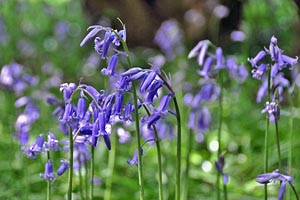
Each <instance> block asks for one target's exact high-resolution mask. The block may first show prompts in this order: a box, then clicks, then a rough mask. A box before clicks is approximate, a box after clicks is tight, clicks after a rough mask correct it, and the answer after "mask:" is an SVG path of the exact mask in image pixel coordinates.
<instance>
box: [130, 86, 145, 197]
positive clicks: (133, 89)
mask: <svg viewBox="0 0 300 200" xmlns="http://www.w3.org/2000/svg"><path fill="white" fill-rule="evenodd" d="M132 91H133V99H134V113H135V128H136V135H137V137H136V140H137V148H138V176H139V187H140V200H143V199H144V182H143V165H142V164H143V162H142V154H141V147H142V146H141V134H140V121H139V120H140V118H139V110H138V99H137V94H136V86H135V84H134V83H133V84H132Z"/></svg>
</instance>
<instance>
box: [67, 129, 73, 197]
mask: <svg viewBox="0 0 300 200" xmlns="http://www.w3.org/2000/svg"><path fill="white" fill-rule="evenodd" d="M69 142H70V144H69V145H70V152H69V153H70V154H69V165H70V169H69V178H68V185H69V188H68V200H72V184H73V151H74V146H73V145H74V143H73V134H72V127H71V126H69Z"/></svg>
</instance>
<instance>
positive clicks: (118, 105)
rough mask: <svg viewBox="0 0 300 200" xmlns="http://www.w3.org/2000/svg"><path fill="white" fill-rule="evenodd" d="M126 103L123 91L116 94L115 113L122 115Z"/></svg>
mask: <svg viewBox="0 0 300 200" xmlns="http://www.w3.org/2000/svg"><path fill="white" fill-rule="evenodd" d="M123 103H124V95H123V92H118V94H117V95H116V100H115V104H114V106H113V110H114V115H119V116H120V115H121V114H122V106H123Z"/></svg>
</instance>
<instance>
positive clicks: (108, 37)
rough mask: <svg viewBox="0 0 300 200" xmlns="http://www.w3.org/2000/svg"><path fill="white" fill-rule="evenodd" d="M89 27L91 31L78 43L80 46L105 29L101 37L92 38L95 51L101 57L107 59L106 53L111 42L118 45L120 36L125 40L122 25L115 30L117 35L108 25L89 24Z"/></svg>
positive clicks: (124, 31)
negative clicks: (120, 28) (118, 29)
mask: <svg viewBox="0 0 300 200" xmlns="http://www.w3.org/2000/svg"><path fill="white" fill-rule="evenodd" d="M89 28H92V31H90V32H89V33H88V35H87V36H86V37H85V38H84V39H83V40H82V42H81V43H80V46H83V45H84V44H85V43H86V42H87V41H89V40H90V39H92V38H93V37H95V36H96V35H97V34H98V33H99V32H100V31H105V34H104V38H103V39H101V38H100V37H96V38H95V40H94V43H95V51H96V52H97V53H98V54H100V55H101V56H102V58H103V59H107V58H108V56H107V53H108V49H109V47H110V45H111V44H114V45H115V46H119V45H120V38H119V37H121V38H122V40H126V29H125V27H124V26H123V29H122V30H120V31H119V32H118V31H117V30H115V32H117V33H118V35H119V37H118V36H117V35H116V34H115V32H114V31H113V30H112V29H111V28H108V27H103V26H98V25H95V26H91V27H89Z"/></svg>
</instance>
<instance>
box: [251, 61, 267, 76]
mask: <svg viewBox="0 0 300 200" xmlns="http://www.w3.org/2000/svg"><path fill="white" fill-rule="evenodd" d="M267 67H268V65H267V64H260V65H259V66H258V67H257V68H254V69H252V71H251V73H252V77H253V78H255V79H258V80H261V77H262V75H263V74H264V72H265V71H266V70H267Z"/></svg>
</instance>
